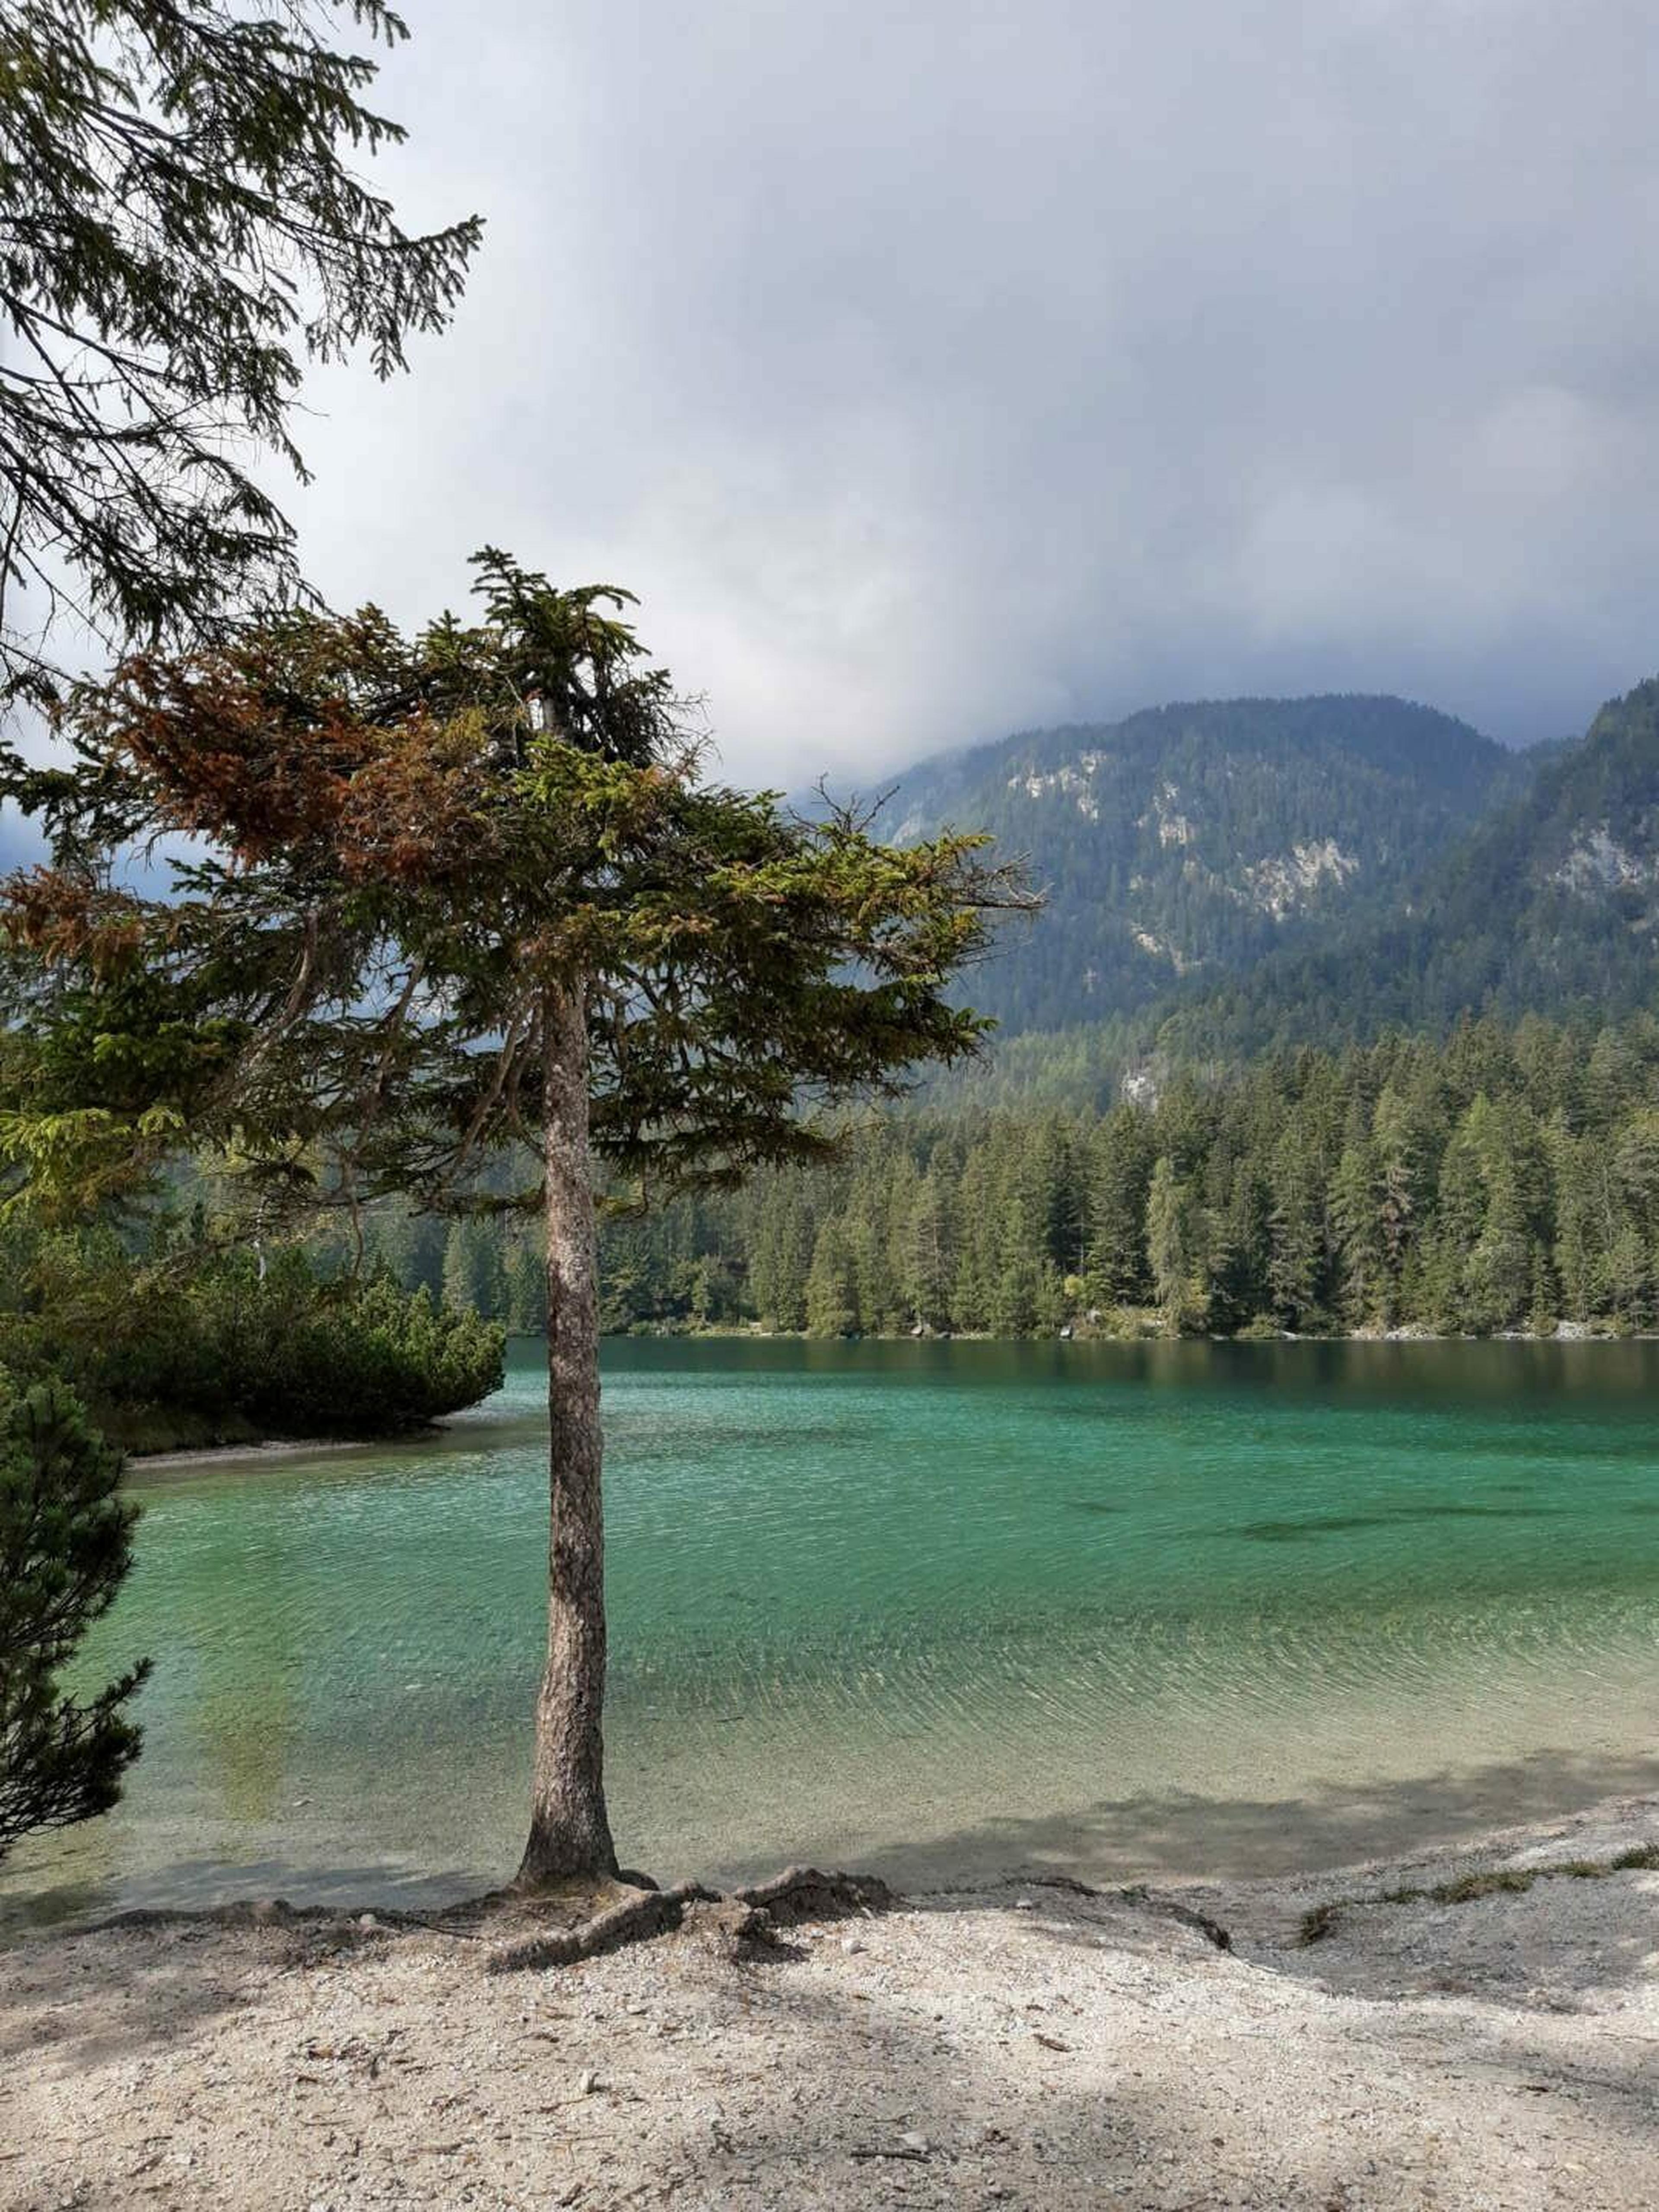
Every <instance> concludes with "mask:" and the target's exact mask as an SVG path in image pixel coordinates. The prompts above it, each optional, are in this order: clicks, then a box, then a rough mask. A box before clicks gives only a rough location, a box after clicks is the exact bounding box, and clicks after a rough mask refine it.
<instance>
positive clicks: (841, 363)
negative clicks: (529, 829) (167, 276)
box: [295, 0, 1659, 786]
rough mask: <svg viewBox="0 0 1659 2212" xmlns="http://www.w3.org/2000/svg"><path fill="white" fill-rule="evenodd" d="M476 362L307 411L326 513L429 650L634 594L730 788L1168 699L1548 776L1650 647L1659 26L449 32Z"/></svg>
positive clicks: (348, 391) (1494, 12)
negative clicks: (1550, 764)
mask: <svg viewBox="0 0 1659 2212" xmlns="http://www.w3.org/2000/svg"><path fill="white" fill-rule="evenodd" d="M413 28H414V31H415V40H414V43H413V44H412V46H410V48H409V49H407V50H406V52H404V54H403V55H400V56H399V57H398V59H397V60H396V62H395V63H394V64H392V66H391V67H389V68H388V70H387V71H386V82H385V85H384V88H383V89H384V102H383V104H384V105H385V106H386V107H387V108H388V109H389V110H390V111H391V112H393V113H396V114H398V115H399V116H401V117H402V118H404V120H405V121H407V122H408V123H409V124H410V127H411V133H412V136H411V143H410V147H409V148H408V149H406V150H405V152H404V154H403V155H400V156H398V158H397V160H396V161H395V162H393V163H392V164H389V165H388V169H389V175H390V180H391V181H392V184H393V185H394V188H395V189H396V191H398V195H399V196H400V197H401V198H402V199H403V201H404V203H405V204H406V205H407V206H409V207H410V212H411V213H415V214H418V215H421V216H425V217H428V218H440V217H442V216H447V215H450V214H454V213H459V212H460V211H462V210H464V209H470V208H471V207H473V206H477V207H478V208H480V209H481V210H483V212H484V213H485V215H486V216H488V217H489V233H488V236H487V240H486V246H485V251H484V253H483V258H481V261H480V263H479V265H478V270H477V277H476V279H475V282H474V284H473V287H472V289H471V295H470V296H469V299H468V301H467V304H466V306H465V310H464V312H463V313H462V316H461V318H460V319H459V323H458V325H457V326H456V328H455V329H454V330H453V331H452V332H451V333H449V334H448V335H447V337H444V338H443V339H441V340H440V341H437V342H435V343H432V344H429V345H423V346H422V348H421V349H420V350H419V353H418V356H417V358H416V373H415V375H414V377H413V378H412V379H411V380H409V381H407V382H406V383H403V384H400V385H397V386H392V387H391V388H390V389H388V390H380V389H378V388H376V387H375V386H373V385H372V384H371V383H370V382H369V381H368V379H367V377H366V375H365V374H363V373H362V372H360V371H354V372H350V373H347V374H331V375H329V376H328V377H327V378H326V379H319V380H318V381H317V383H316V385H315V386H314V388H313V398H314V400H315V403H316V404H317V405H318V406H319V409H320V410H322V415H321V417H320V419H319V421H318V422H316V423H315V424H314V425H313V428H312V432H311V435H310V437H309V439H308V441H307V450H308V453H309V456H310V458H311V459H313V464H314V465H315V466H316V468H317V471H318V483H317V484H316V485H315V487H314V488H313V489H312V490H311V491H309V492H308V493H307V494H306V495H304V496H303V498H302V499H301V500H300V501H297V502H296V503H295V504H296V512H297V513H299V514H300V516H301V520H302V523H303V526H304V530H305V542H306V545H307V552H308V554H309V556H310V559H311V562H312V566H313V570H314V572H315V573H316V574H317V575H318V578H319V581H321V582H322V583H323V584H324V585H325V587H326V588H327V589H328V590H329V591H330V592H331V594H332V595H333V596H335V597H337V598H338V599H352V598H356V597H362V596H367V595H370V594H373V595H374V596H377V597H379V598H380V599H384V600H385V601H386V602H387V603H388V604H390V605H392V606H393V607H394V608H396V609H397V610H398V611H399V612H401V613H404V614H405V615H410V616H413V615H416V614H418V613H420V612H422V611H426V610H428V609H429V608H431V607H433V606H434V605H437V604H441V603H442V602H444V601H446V600H447V601H449V602H452V603H453V602H454V601H455V600H456V599H458V597H459V592H461V590H462V589H463V588H464V570H463V566H462V563H463V559H464V556H465V553H466V552H467V551H468V550H471V547H472V546H474V545H475V544H478V543H480V542H482V541H483V540H484V539H486V538H488V539H493V540H495V541H497V542H501V543H505V544H509V545H511V546H512V547H513V549H514V550H517V551H518V552H520V554H521V555H522V556H525V557H526V558H530V559H532V560H534V561H536V562H538V563H540V564H541V565H544V566H546V567H548V568H550V569H551V570H553V572H554V573H555V574H557V575H559V576H561V577H563V578H567V579H574V578H576V577H579V576H580V577H586V576H588V575H603V576H606V577H616V578H617V579H620V580H623V581H626V582H628V583H629V584H631V585H632V586H634V587H635V589H636V590H638V591H639V592H641V597H642V598H643V599H644V602H645V605H644V609H643V613H642V617H641V619H642V623H643V626H644V628H645V631H646V634H647V637H648V639H649V640H650V641H651V642H652V644H653V647H655V648H656V649H657V650H658V651H659V652H660V653H661V654H662V655H663V657H664V658H665V659H667V660H669V661H670V663H671V665H672V666H673V667H674V669H675V671H676V673H677V675H678V676H679V677H680V678H681V679H682V681H683V682H684V683H685V684H687V685H688V686H689V687H690V688H693V689H696V690H700V691H703V692H705V693H707V695H708V702H709V711H710V715H711V719H712V720H713V722H714V727H715V729H716V732H717V733H718V736H719V739H720V744H721V748H722V750H723V753H724V755H725V759H726V766H727V768H728V769H729V770H730V771H731V772H732V774H734V775H739V776H741V777H744V778H745V779H750V780H765V781H779V782H783V783H787V784H790V785H792V786H793V785H795V784H798V783H799V781H801V780H802V779H803V778H806V777H810V776H811V775H814V774H816V773H817V771H818V770H819V769H822V768H829V769H834V770H836V771H838V772H839V773H840V774H841V775H843V776H847V775H865V776H866V777H868V776H871V775H877V774H878V773H880V772H881V771H882V770H883V769H888V768H890V767H893V766H895V765H897V764H901V763H902V762H903V761H904V760H905V759H907V758H908V757H913V756H915V755H916V754H918V753H920V752H922V751H926V750H931V749H933V748H936V747H939V746H941V745H945V744H955V743H959V742H963V741H966V740H969V739H971V738H976V737H982V736H987V735H992V734H994V733H996V732H999V731H1000V730H1001V729H1004V728H1006V727H1010V726H1017V725H1019V724H1024V723H1030V722H1035V721H1040V720H1051V719H1057V718H1060V717H1070V716H1077V715H1097V714H1115V713H1118V712H1121V711H1125V710H1127V709H1129V708H1133V707H1135V706H1137V705H1140V704H1143V703H1146V702H1149V701H1152V700H1156V699H1160V698H1165V697H1169V696H1182V695H1186V696H1191V695H1194V694H1211V695H1213V694H1216V693H1220V692H1231V691H1237V690H1283V691H1291V690H1308V689H1312V688H1322V687H1328V686H1334V687H1340V688H1353V689H1366V690H1370V689H1389V690H1402V691H1405V692H1407V693H1409V694H1413V695H1414V696H1420V697H1424V698H1427V699H1430V700H1431V701H1433V702H1435V703H1437V704H1439V705H1443V706H1446V707H1448V708H1452V709H1454V710H1455V711H1458V712H1461V713H1463V714H1468V715H1469V716H1470V717H1471V719H1473V720H1475V721H1477V722H1478V723H1480V725H1481V726H1483V727H1486V728H1487V729H1490V730H1491V731H1492V732H1493V733H1494V734H1496V735H1498V736H1501V737H1504V738H1511V739H1525V738H1534V737H1539V736H1543V735H1549V734H1555V733H1558V732H1563V731H1565V730H1568V729H1571V728H1572V727H1575V726H1580V725H1581V724H1582V722H1583V720H1584V718H1585V716H1586V714H1588V712H1589V709H1590V708H1593V707H1594V705H1595V703H1596V702H1597V701H1598V700H1599V699H1600V698H1601V696H1604V695H1605V694H1607V693H1608V692H1610V691H1613V690H1619V689H1622V688H1624V687H1626V685H1627V684H1630V683H1632V682H1633V681H1634V680H1636V679H1637V678H1638V677H1639V676H1641V675H1644V674H1645V673H1648V672H1650V670H1651V669H1652V668H1653V667H1654V666H1656V665H1659V644H1656V642H1655V640H1654V635H1653V625H1652V622H1651V618H1650V607H1651V590H1650V580H1651V578H1652V577H1653V575H1654V574H1655V572H1656V565H1659V564H1656V555H1659V497H1656V492H1659V315H1656V305H1659V301H1656V286H1659V276H1656V273H1655V271H1656V263H1655V257H1654V256H1653V254H1652V252H1651V251H1650V241H1651V239H1652V237H1653V234H1654V230H1655V226H1656V218H1659V150H1656V143H1655V141H1654V137H1653V133H1652V130H1651V118H1650V112H1649V109H1648V101H1647V98H1646V93H1647V88H1648V86H1649V84H1650V57H1651V40H1652V30H1651V16H1650V9H1648V8H1647V7H1646V6H1645V5H1639V6H1638V5H1634V4H1632V5H1621V4H1613V0H1584V4H1583V5H1581V6H1579V7H1577V8H1574V9H1563V8H1561V7H1560V6H1559V4H1558V0H1550V4H1547V5H1545V4H1524V0H1318V3H1317V4H1315V0H1308V4H1305V5H1293V4H1290V0H1255V4H1254V5H1249V4H1246V5H1243V6H1241V5H1238V4H1237V0H1229V4H1226V5H1221V4H1214V0H1187V4H1184V5H1183V4H1174V5H1164V6H1154V5H1152V4H1151V0H1139V4H1137V5H1134V6H1126V5H1122V4H1121V0H1120V4H1116V5H1108V6H1099V5H1093V6H1083V5H1073V4H1069V0H1021V4H1018V5H1015V4H1012V0H1001V4H999V5H995V6H984V5H978V6H976V5H974V4H971V0H968V4H963V0H950V4H945V0H918V3H917V4H909V5H902V4H900V5H892V4H889V5H886V6H883V7H876V6H872V5H871V4H869V0H851V4H842V5H838V6H837V7H836V8H835V9H829V8H820V9H808V8H802V7H800V6H799V5H788V4H783V3H782V0H778V3H777V4H771V5H761V4H758V0H750V4H732V0H708V4H706V5H704V6H703V7H702V8H700V9H684V8H681V7H671V6H668V5H665V4H663V0H570V4H568V5H566V6H564V7H562V8H559V9H543V8H541V7H537V6H530V5H521V4H520V0H500V4H495V5H490V4H484V5H478V6H467V7H463V6H461V5H459V0H426V4H425V5H423V6H422V8H421V9H418V10H417V11H416V12H415V14H414V17H413Z"/></svg>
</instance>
